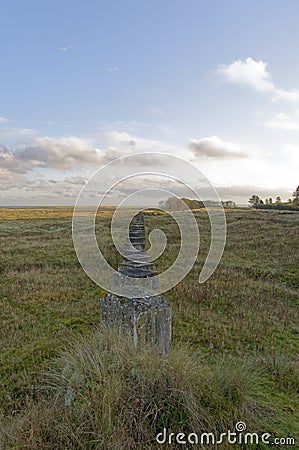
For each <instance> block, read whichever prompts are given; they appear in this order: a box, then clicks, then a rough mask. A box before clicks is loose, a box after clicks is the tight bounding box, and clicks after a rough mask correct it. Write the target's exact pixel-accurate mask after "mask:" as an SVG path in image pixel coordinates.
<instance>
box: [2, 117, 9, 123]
mask: <svg viewBox="0 0 299 450" xmlns="http://www.w3.org/2000/svg"><path fill="white" fill-rule="evenodd" d="M7 122H9V119H7V117H0V123H7Z"/></svg>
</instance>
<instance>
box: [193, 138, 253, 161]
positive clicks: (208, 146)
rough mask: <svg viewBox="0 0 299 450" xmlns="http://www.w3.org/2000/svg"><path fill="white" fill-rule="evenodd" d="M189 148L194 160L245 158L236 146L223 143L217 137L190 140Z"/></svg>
mask: <svg viewBox="0 0 299 450" xmlns="http://www.w3.org/2000/svg"><path fill="white" fill-rule="evenodd" d="M189 148H190V150H191V152H192V153H193V155H194V156H195V157H196V158H202V157H204V158H222V159H223V158H225V159H227V158H246V157H247V155H246V154H245V153H244V152H243V151H242V150H241V149H240V148H239V147H238V146H237V145H236V144H232V143H230V142H223V141H222V140H221V139H220V138H219V137H217V136H210V137H206V138H203V139H190V141H189Z"/></svg>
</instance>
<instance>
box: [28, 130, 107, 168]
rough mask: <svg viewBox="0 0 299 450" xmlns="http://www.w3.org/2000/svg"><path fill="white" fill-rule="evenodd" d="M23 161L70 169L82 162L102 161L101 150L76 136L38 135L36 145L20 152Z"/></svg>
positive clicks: (35, 164)
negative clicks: (55, 136)
mask: <svg viewBox="0 0 299 450" xmlns="http://www.w3.org/2000/svg"><path fill="white" fill-rule="evenodd" d="M19 159H20V160H21V161H30V162H31V163H32V165H33V166H41V167H53V168H57V169H69V168H71V167H75V166H78V165H81V164H96V163H99V162H100V159H101V152H100V150H97V149H95V148H92V147H91V146H90V144H89V143H88V142H87V141H85V140H83V139H79V138H75V137H60V138H50V137H38V138H36V139H35V141H34V145H32V146H29V147H25V148H24V149H23V150H22V151H21V152H20V153H19Z"/></svg>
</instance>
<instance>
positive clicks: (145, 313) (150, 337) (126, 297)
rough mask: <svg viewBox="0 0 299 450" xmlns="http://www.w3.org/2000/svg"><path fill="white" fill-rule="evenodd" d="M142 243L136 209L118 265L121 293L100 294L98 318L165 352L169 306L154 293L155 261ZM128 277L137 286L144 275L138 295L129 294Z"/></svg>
mask: <svg viewBox="0 0 299 450" xmlns="http://www.w3.org/2000/svg"><path fill="white" fill-rule="evenodd" d="M145 245H146V238H145V228H144V217H143V214H142V213H139V214H138V215H137V217H136V218H135V221H134V222H133V224H132V226H131V228H130V230H129V238H128V241H127V242H126V243H125V245H124V251H123V255H124V259H123V261H122V262H121V263H120V264H119V267H118V272H119V273H121V274H122V275H123V276H122V277H121V281H120V282H119V280H118V281H117V282H118V284H119V283H120V284H121V286H118V287H121V288H122V290H121V292H122V294H123V295H122V296H120V295H115V294H111V293H107V294H106V296H105V297H103V298H101V300H100V307H101V322H102V323H103V324H105V325H108V326H110V325H119V326H120V327H121V328H122V329H123V330H125V331H126V332H128V333H130V334H131V335H132V339H133V340H134V344H135V346H136V347H137V346H142V345H144V344H146V343H150V344H152V345H153V346H155V347H156V348H157V350H158V351H159V352H160V353H167V352H169V350H170V345H171V321H172V309H171V305H170V303H169V302H168V300H167V299H166V298H165V297H164V296H163V295H156V294H155V292H157V288H158V286H157V278H156V277H155V275H156V273H155V264H154V263H153V262H150V261H149V256H148V255H147V253H146V251H145ZM128 277H130V279H132V278H135V279H136V287H137V286H138V288H139V286H142V280H144V279H146V280H147V282H146V285H147V290H144V291H143V287H142V288H141V289H140V291H141V295H140V296H138V297H134V298H132V296H131V295H130V290H131V289H132V287H131V286H129V283H128ZM137 279H138V281H137ZM151 281H152V282H151ZM131 293H132V291H131Z"/></svg>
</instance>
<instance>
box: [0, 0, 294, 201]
mask: <svg viewBox="0 0 299 450" xmlns="http://www.w3.org/2000/svg"><path fill="white" fill-rule="evenodd" d="M1 18H2V20H1V30H0V33H1V39H0V52H1V71H0V87H1V88H0V180H1V193H0V195H1V198H0V205H2V206H4V205H72V204H74V203H75V200H76V197H77V195H78V193H79V191H80V189H81V187H82V186H83V184H84V182H85V181H86V180H87V179H88V177H89V176H90V175H91V174H92V173H93V172H94V171H95V170H96V169H97V168H99V167H101V165H103V164H106V163H107V162H109V161H111V160H113V159H114V158H116V157H119V156H122V155H127V154H130V153H134V152H145V151H160V152H167V153H170V154H174V155H177V156H180V157H182V158H185V159H187V160H188V161H190V162H192V163H193V164H194V165H196V166H197V167H199V168H200V169H201V170H202V171H203V172H204V174H205V175H206V176H207V177H208V178H209V179H210V181H211V182H212V183H213V185H214V186H215V187H216V188H217V190H218V192H219V194H220V196H221V198H222V200H230V199H232V200H234V201H236V202H237V203H238V204H246V203H247V200H248V197H249V196H250V195H251V194H258V195H260V196H261V197H269V196H271V197H274V198H275V197H276V196H277V195H280V196H281V197H282V199H283V200H287V199H288V198H290V197H291V195H292V192H293V190H294V189H295V188H296V186H297V185H298V184H299V179H298V166H299V164H298V163H299V156H298V155H299V153H298V150H299V58H298V42H299V27H298V23H299V3H298V2H296V1H291V0H287V1H278V0H277V1H266V0H264V1H263V2H260V1H242V0H238V1H237V0H236V1H225V2H220V1H199V0H189V1H188V2H186V1H183V0H181V1H176V0H168V1H167V0H166V1H158V0H151V1H147V0H145V1H140V0H139V1H137V0H136V1H132V0H125V1H121V0H118V1H113V0H112V1H96V0H94V1H91V0H87V1H85V2H83V1H76V0H72V1H69V0H62V1H56V0H51V1H47V0H45V1H43V2H41V1H38V0H35V1H32V0H27V1H26V2H24V1H22V0H18V1H16V0H9V1H8V0H4V1H2V2H1ZM148 183H149V184H150V185H151V184H152V183H151V182H150V181H148ZM139 185H140V178H139V179H138V180H136V188H138V186H139ZM131 188H132V190H134V182H132V183H131ZM127 192H129V190H128V186H127V187H126V189H125V188H124V189H123V191H122V189H121V186H120V187H119V189H118V192H117V197H118V196H119V197H120V198H121V197H122V196H123V195H124V193H127ZM112 203H113V198H112Z"/></svg>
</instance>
